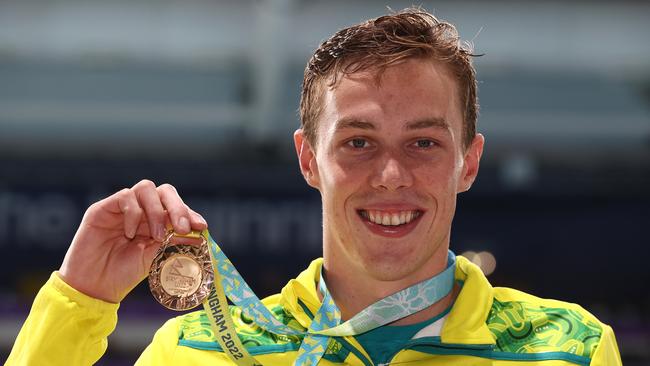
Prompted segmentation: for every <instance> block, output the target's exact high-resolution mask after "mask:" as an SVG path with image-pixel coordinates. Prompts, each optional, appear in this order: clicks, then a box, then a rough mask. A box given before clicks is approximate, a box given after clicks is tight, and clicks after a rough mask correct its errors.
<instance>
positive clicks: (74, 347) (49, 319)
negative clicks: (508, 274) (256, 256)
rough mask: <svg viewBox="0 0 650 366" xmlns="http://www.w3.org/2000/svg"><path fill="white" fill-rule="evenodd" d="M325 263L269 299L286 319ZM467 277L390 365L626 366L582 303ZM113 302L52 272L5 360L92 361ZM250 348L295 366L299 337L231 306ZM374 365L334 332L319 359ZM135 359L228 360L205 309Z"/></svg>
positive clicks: (263, 359) (310, 292) (179, 320)
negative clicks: (438, 322) (442, 313)
mask: <svg viewBox="0 0 650 366" xmlns="http://www.w3.org/2000/svg"><path fill="white" fill-rule="evenodd" d="M321 265H322V260H321V259H317V260H315V261H313V262H312V264H311V265H310V266H309V268H308V269H307V270H305V271H304V272H303V273H301V274H300V275H299V276H298V278H296V279H294V280H291V281H289V283H288V284H287V285H286V286H285V287H284V288H283V289H282V292H281V294H277V295H273V296H270V297H268V298H266V299H264V300H263V302H264V303H265V305H266V306H267V307H269V308H270V309H271V310H272V312H273V313H274V314H275V315H276V316H277V317H278V318H279V319H281V320H282V321H283V322H284V323H285V324H288V325H290V326H291V327H296V328H306V327H307V326H308V325H309V324H310V322H311V317H312V314H314V313H316V311H317V310H318V307H319V306H320V302H319V300H318V296H317V293H316V291H317V290H316V283H317V281H318V278H319V273H320V267H321ZM455 277H456V280H457V281H459V282H461V283H462V290H461V291H460V294H459V295H458V298H457V299H456V301H455V303H454V305H453V307H452V309H451V311H450V312H449V314H448V315H447V317H446V320H444V324H443V326H442V328H441V330H440V331H439V333H432V334H431V335H427V332H426V329H425V331H424V332H419V333H418V337H417V338H414V339H412V340H411V341H410V342H409V343H408V344H407V345H406V346H405V348H404V349H403V350H401V351H399V352H397V353H396V354H395V355H394V356H393V358H392V360H391V362H390V363H391V364H392V363H400V364H405V365H410V366H419V365H422V366H423V365H441V366H442V365H475V366H487V365H492V366H515V365H522V366H523V365H525V366H551V365H553V366H561V365H562V366H564V365H566V366H569V365H585V366H586V365H593V366H616V365H621V359H620V355H619V352H618V347H617V345H616V339H615V338H614V333H613V331H612V329H611V328H610V327H609V326H607V325H605V324H603V323H601V322H599V321H598V320H597V319H596V318H595V317H594V316H593V315H591V314H590V313H588V312H587V311H586V310H584V309H583V308H582V307H580V306H579V305H576V304H570V303H565V302H561V301H556V300H547V299H540V298H538V297H535V296H531V295H528V294H525V293H523V292H520V291H517V290H513V289H509V288H493V287H492V286H491V285H490V284H489V283H488V281H487V279H486V278H485V276H484V275H483V273H482V272H481V270H480V269H479V268H478V267H476V266H475V265H474V264H472V263H471V262H469V261H468V260H467V259H465V258H463V257H460V256H459V257H457V265H456V273H455ZM117 308H118V305H116V304H109V303H105V302H102V301H100V300H96V299H92V298H89V297H88V296H85V295H83V294H81V293H79V292H78V291H76V290H74V289H73V288H71V287H70V286H68V285H67V284H65V282H63V281H62V280H61V279H60V277H59V276H58V275H57V274H56V273H54V274H52V276H51V278H50V280H49V281H48V282H47V283H46V284H45V286H44V287H43V288H42V289H41V291H40V292H39V294H38V295H37V297H36V300H35V301H34V305H33V307H32V310H31V312H30V314H29V317H28V318H27V320H26V322H25V324H24V325H23V328H22V329H21V331H20V334H19V335H18V338H17V339H16V343H15V345H14V348H13V350H12V352H11V354H10V356H9V359H8V360H7V365H90V364H92V363H94V362H96V361H97V360H98V359H99V358H100V357H101V355H102V354H103V353H104V352H105V350H106V347H107V342H106V337H107V336H108V335H109V334H110V333H111V332H112V331H113V329H114V328H115V324H116V322H117ZM230 311H231V314H232V315H233V318H234V321H235V324H236V326H237V329H238V333H239V335H240V337H241V338H242V341H243V343H244V345H245V346H246V348H247V349H248V351H249V352H250V353H251V354H252V355H253V356H254V357H255V358H256V359H257V361H259V362H260V363H262V364H264V365H270V366H282V365H292V363H293V360H294V359H295V357H296V354H297V351H298V348H299V346H300V342H301V339H300V337H297V336H278V335H275V334H271V333H268V332H266V331H264V330H262V329H260V328H259V327H257V326H255V325H254V324H253V323H252V321H251V319H247V318H246V317H245V316H244V315H243V314H242V313H241V311H240V310H239V309H238V308H237V307H231V309H230ZM342 364H347V365H358V366H370V365H372V361H371V360H370V357H368V355H367V354H366V352H365V351H364V349H363V348H362V347H361V345H360V344H359V343H358V342H357V341H356V340H355V339H354V337H334V338H332V340H331V341H330V344H329V347H328V349H327V352H326V353H325V356H324V357H323V359H322V360H321V362H320V365H325V366H330V365H332V366H333V365H342ZM136 365H141V366H148V365H213V366H218V365H232V363H231V362H230V361H229V359H228V358H227V357H226V356H225V354H224V353H222V352H221V348H220V347H219V345H218V343H216V341H215V340H214V337H213V333H212V330H211V329H210V325H209V323H208V320H207V316H206V314H205V312H204V311H203V310H200V311H195V312H193V313H189V314H185V315H182V316H179V317H176V318H173V319H171V320H169V321H167V322H166V323H165V324H164V325H163V326H162V327H161V328H160V329H159V330H158V332H156V334H155V336H154V338H153V341H152V343H151V344H150V345H149V346H148V347H147V348H146V349H145V351H144V352H143V353H142V356H141V357H140V359H139V360H138V361H137V362H136Z"/></svg>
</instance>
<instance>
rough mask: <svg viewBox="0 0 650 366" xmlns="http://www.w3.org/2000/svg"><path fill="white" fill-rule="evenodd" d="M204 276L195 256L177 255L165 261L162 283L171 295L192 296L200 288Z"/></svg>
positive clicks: (161, 272) (161, 275)
mask: <svg viewBox="0 0 650 366" xmlns="http://www.w3.org/2000/svg"><path fill="white" fill-rule="evenodd" d="M202 277H203V275H202V274H201V267H200V265H199V264H198V263H197V262H196V261H195V260H194V258H190V257H187V256H185V255H176V256H173V257H171V258H169V259H167V260H166V261H165V263H163V265H162V270H161V271H160V284H161V285H162V288H163V290H165V292H166V293H168V294H170V295H174V296H190V295H192V294H193V293H195V292H196V290H198V288H199V285H200V284H201V278H202Z"/></svg>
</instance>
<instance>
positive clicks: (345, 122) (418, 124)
mask: <svg viewBox="0 0 650 366" xmlns="http://www.w3.org/2000/svg"><path fill="white" fill-rule="evenodd" d="M348 128H356V129H360V130H376V129H377V127H375V125H374V124H373V123H372V122H366V121H363V120H358V119H354V118H343V119H340V120H338V121H336V124H335V127H334V129H335V130H336V131H338V130H343V129H348ZM425 128H439V129H443V130H448V129H449V128H450V126H449V123H447V121H445V120H444V119H443V118H426V119H422V120H418V121H413V122H408V123H407V124H406V126H404V129H405V130H407V131H412V130H421V129H425Z"/></svg>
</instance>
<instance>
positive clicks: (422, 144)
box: [413, 139, 436, 149]
mask: <svg viewBox="0 0 650 366" xmlns="http://www.w3.org/2000/svg"><path fill="white" fill-rule="evenodd" d="M413 145H414V146H415V147H417V148H419V149H429V148H432V147H434V146H435V145H436V142H435V141H432V140H427V139H421V140H417V141H415V142H414V143H413Z"/></svg>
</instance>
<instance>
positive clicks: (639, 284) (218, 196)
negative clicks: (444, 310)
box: [0, 0, 650, 366]
mask: <svg viewBox="0 0 650 366" xmlns="http://www.w3.org/2000/svg"><path fill="white" fill-rule="evenodd" d="M409 5H411V3H409V2H399V1H390V2H388V1H379V2H377V1H367V0H366V1H355V2H353V1H340V0H336V1H308V0H278V1H270V0H266V1H264V0H261V1H238V2H226V1H219V2H217V1H208V0H184V1H171V0H161V1H153V0H152V1H145V0H138V1H130V0H129V1H127V0H117V1H103V2H102V1H81V0H52V1H45V0H43V1H36V0H3V1H0V253H2V254H1V258H2V259H1V261H2V265H0V360H4V359H5V358H6V356H7V355H8V353H9V350H10V349H11V346H12V344H13V341H14V339H15V337H16V334H17V332H18V330H19V328H20V326H21V324H22V322H23V321H24V319H25V317H26V315H27V312H28V310H29V307H30V305H31V302H32V300H33V297H34V295H35V293H36V291H37V290H38V289H39V287H40V286H41V285H42V284H43V283H44V282H45V280H46V279H47V277H48V275H49V274H50V273H51V272H52V271H53V270H56V269H57V268H58V267H59V265H60V263H61V261H62V259H63V256H64V254H65V251H66V248H67V246H68V244H69V242H70V240H71V238H72V236H73V234H74V232H75V229H76V227H77V225H78V223H79V220H80V218H81V216H82V214H83V212H84V210H85V208H86V207H87V206H88V205H89V204H90V203H92V202H94V201H96V200H98V199H99V198H102V197H105V196H107V195H109V194H111V193H112V192H115V191H117V190H119V189H121V188H123V187H128V186H131V185H133V184H134V183H136V182H137V181H138V180H140V179H142V178H149V179H152V180H153V181H155V182H156V183H171V184H173V185H175V186H176V187H177V188H178V190H179V192H180V193H181V195H182V196H183V197H184V199H185V201H186V202H187V203H189V204H190V205H191V207H193V208H194V209H196V210H197V211H199V212H200V213H202V214H203V215H204V216H205V217H206V218H207V220H208V222H209V224H210V228H211V231H212V233H213V235H214V236H215V238H216V239H217V240H218V241H219V242H220V243H221V244H222V246H223V248H224V251H225V252H226V253H227V254H228V255H229V256H230V257H231V259H232V260H233V262H234V263H235V265H236V266H237V267H238V268H239V269H240V271H241V273H242V274H243V276H244V277H245V278H246V279H247V280H248V281H249V283H251V285H252V287H253V288H254V289H255V290H256V291H257V293H258V294H259V295H260V296H263V295H268V294H271V293H273V292H276V291H278V290H279V289H280V288H281V286H282V285H283V284H284V283H285V282H286V281H287V280H288V279H289V278H291V277H293V276H295V275H296V274H297V273H298V272H299V271H300V270H301V269H302V268H304V267H306V266H307V264H308V263H309V261H310V260H311V259H312V258H314V257H316V256H319V255H320V245H321V244H320V242H321V238H320V230H321V229H320V228H321V225H320V202H319V195H318V194H317V192H315V191H314V190H312V189H310V188H308V187H307V185H306V184H305V183H304V182H303V180H302V178H301V176H300V174H299V170H298V166H297V163H296V159H295V156H294V150H293V142H292V132H293V131H294V129H295V128H296V127H297V126H298V124H299V122H298V118H297V107H298V99H299V92H300V83H301V80H302V72H303V67H304V65H305V63H306V61H307V59H308V57H309V56H310V54H311V52H312V51H313V50H314V49H315V48H316V47H317V46H318V44H319V43H320V42H321V41H322V40H323V39H325V38H326V37H328V36H329V35H330V34H332V33H333V32H335V31H336V30H338V29H340V28H342V27H344V26H347V25H351V24H353V23H356V22H358V21H360V20H363V19H366V18H369V17H374V16H378V15H381V14H383V13H385V12H386V6H390V7H391V8H393V9H401V8H404V7H407V6H409ZM422 5H423V6H424V7H425V8H426V9H427V10H430V11H434V12H435V14H436V15H438V16H439V17H441V18H442V19H446V20H449V21H451V22H453V23H455V24H456V25H457V27H458V28H459V31H460V33H461V36H462V37H463V38H464V39H466V40H469V41H471V42H473V44H474V45H475V50H476V53H478V54H484V55H483V56H482V57H480V58H478V59H476V67H477V69H478V79H479V80H480V86H479V98H480V103H481V115H480V119H479V131H480V132H482V133H483V134H484V135H485V136H486V141H487V142H486V150H485V154H484V157H483V163H482V165H481V171H480V174H479V178H478V181H477V183H476V184H475V185H474V187H473V188H472V190H471V191H470V192H469V193H465V194H462V195H461V196H460V197H459V203H458V210H457V215H456V219H455V222H454V227H453V234H452V242H451V247H452V249H453V250H454V251H455V252H456V253H457V254H461V253H467V252H468V251H471V253H467V255H468V256H470V257H472V258H474V260H475V261H477V262H481V265H482V267H483V268H484V269H485V271H486V272H487V273H489V279H490V281H491V282H492V283H493V284H494V285H496V286H509V287H515V288H518V289H521V290H524V291H527V292H531V293H533V294H536V295H538V296H542V297H552V298H559V299H563V300H568V301H572V302H578V303H580V304H582V305H583V306H585V307H586V308H588V309H589V310H591V311H592V312H593V313H595V314H596V315H597V316H598V317H599V318H600V319H601V320H602V321H604V322H606V323H609V324H611V325H612V326H613V328H614V330H615V332H616V335H617V339H618V344H619V346H620V350H621V353H622V356H623V360H624V364H625V365H627V366H634V365H648V364H650V347H648V345H649V344H650V330H649V327H650V311H649V307H650V295H649V294H650V286H649V285H648V283H649V281H650V234H648V230H650V189H649V188H650V46H649V44H650V43H649V42H648V35H650V22H648V19H649V18H650V5H649V4H648V3H647V2H642V1H638V2H637V1H617V2H609V1H577V2H571V3H568V2H560V1H557V2H546V1H523V2H521V1H498V2H496V1H473V2H462V3H460V2H452V1H441V2H430V1H426V2H423V3H422ZM175 315H177V314H176V313H173V312H171V311H167V310H165V309H163V308H162V307H161V306H160V305H159V304H158V303H156V302H155V301H154V299H153V298H152V297H151V295H150V294H149V291H148V288H147V284H146V282H145V283H143V284H142V285H141V286H140V287H138V288H137V289H136V290H135V292H134V293H133V294H131V295H130V296H129V297H128V298H127V299H126V300H125V301H124V302H123V304H122V306H121V308H120V312H119V317H120V320H119V323H118V326H117V329H116V330H115V332H114V333H113V335H111V337H110V338H109V349H108V352H107V354H106V355H105V357H104V358H103V359H102V360H101V361H100V362H99V364H100V365H121V364H132V363H133V362H134V361H135V359H136V358H137V356H138V355H139V353H140V352H141V351H142V349H143V348H144V347H145V346H146V345H147V344H148V343H149V342H150V340H151V337H152V335H153V333H154V331H155V329H157V328H158V327H159V326H160V325H161V324H162V323H163V321H164V320H165V319H166V318H169V317H171V316H175Z"/></svg>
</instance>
